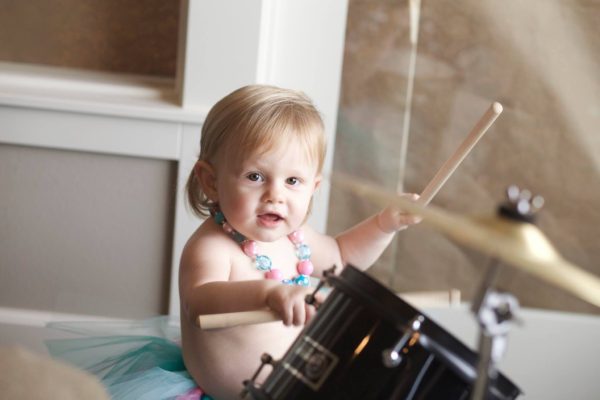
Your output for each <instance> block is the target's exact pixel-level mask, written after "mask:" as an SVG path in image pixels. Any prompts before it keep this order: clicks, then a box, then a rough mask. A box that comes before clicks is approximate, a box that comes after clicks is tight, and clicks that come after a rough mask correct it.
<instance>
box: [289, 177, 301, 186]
mask: <svg viewBox="0 0 600 400" xmlns="http://www.w3.org/2000/svg"><path fill="white" fill-rule="evenodd" d="M286 183H287V184H288V185H294V186H295V185H298V184H299V183H300V179H298V178H295V177H291V178H287V179H286Z"/></svg>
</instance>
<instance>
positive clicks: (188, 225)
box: [169, 124, 202, 315]
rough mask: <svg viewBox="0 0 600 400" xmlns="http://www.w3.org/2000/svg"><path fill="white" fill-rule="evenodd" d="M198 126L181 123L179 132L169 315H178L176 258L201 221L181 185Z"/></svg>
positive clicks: (195, 149) (196, 147)
mask: <svg viewBox="0 0 600 400" xmlns="http://www.w3.org/2000/svg"><path fill="white" fill-rule="evenodd" d="M199 131H200V129H199V127H197V126H195V125H186V124H184V125H182V126H181V132H180V135H179V137H180V156H181V158H180V161H179V164H178V166H177V192H176V195H175V220H174V228H173V249H172V260H171V283H170V289H169V315H179V258H180V256H181V253H182V251H183V247H184V246H185V243H186V242H187V240H188V238H189V237H190V236H191V234H192V233H193V232H194V230H195V229H196V228H197V227H198V226H199V225H200V223H201V222H202V221H201V220H200V219H199V218H197V217H196V216H194V215H193V214H192V213H191V211H190V210H189V209H188V207H187V206H186V204H187V201H186V193H185V184H186V183H187V179H188V176H189V174H190V171H191V170H192V167H193V166H194V164H195V163H196V160H197V159H198V154H199V153H200V135H199Z"/></svg>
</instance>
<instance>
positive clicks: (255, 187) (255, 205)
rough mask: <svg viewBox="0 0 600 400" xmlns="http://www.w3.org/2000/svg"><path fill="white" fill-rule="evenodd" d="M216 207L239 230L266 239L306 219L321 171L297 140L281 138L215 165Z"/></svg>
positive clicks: (286, 233)
mask: <svg viewBox="0 0 600 400" xmlns="http://www.w3.org/2000/svg"><path fill="white" fill-rule="evenodd" d="M216 179H217V181H216V182H217V196H218V199H217V201H218V203H219V207H220V208H221V211H222V212H223V214H224V215H225V218H227V221H228V222H229V224H231V226H232V227H233V228H234V229H235V230H237V231H238V232H240V233H241V234H243V235H244V236H246V237H248V238H250V239H253V240H257V241H261V242H270V241H274V240H276V239H279V238H281V237H283V236H285V235H288V234H289V233H291V232H293V231H294V230H296V229H298V228H299V227H300V226H301V225H302V224H303V222H304V221H305V218H306V215H307V213H308V208H309V205H310V200H311V198H312V195H313V193H314V192H315V190H316V188H317V187H318V185H319V183H320V180H321V177H320V175H319V174H318V172H317V162H316V161H315V160H311V159H310V157H309V156H308V154H307V152H306V150H305V148H304V147H303V146H301V145H300V144H298V143H285V144H282V145H280V146H277V147H275V148H274V149H272V150H270V151H268V152H266V153H259V154H253V155H251V156H249V157H247V158H246V159H243V160H230V159H229V160H221V161H220V163H219V168H217V170H216Z"/></svg>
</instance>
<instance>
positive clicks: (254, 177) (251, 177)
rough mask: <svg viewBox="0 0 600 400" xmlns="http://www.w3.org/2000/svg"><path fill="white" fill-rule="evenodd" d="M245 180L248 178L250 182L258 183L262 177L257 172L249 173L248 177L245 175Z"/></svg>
mask: <svg viewBox="0 0 600 400" xmlns="http://www.w3.org/2000/svg"><path fill="white" fill-rule="evenodd" d="M246 178H248V179H249V180H251V181H252V182H260V181H262V180H263V177H262V175H261V174H259V173H258V172H251V173H249V174H248V175H246Z"/></svg>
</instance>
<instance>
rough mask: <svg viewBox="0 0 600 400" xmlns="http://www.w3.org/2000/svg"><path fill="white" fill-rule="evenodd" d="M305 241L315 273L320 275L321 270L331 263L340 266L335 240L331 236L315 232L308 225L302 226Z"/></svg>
mask: <svg viewBox="0 0 600 400" xmlns="http://www.w3.org/2000/svg"><path fill="white" fill-rule="evenodd" d="M302 231H303V232H304V237H305V240H306V243H307V244H308V245H309V246H310V249H311V253H312V256H311V260H312V263H313V264H314V266H315V272H314V274H315V275H318V276H320V275H321V274H322V272H323V270H325V269H328V268H331V267H332V266H333V265H336V266H338V267H341V266H342V257H341V254H340V248H339V246H338V243H337V241H336V240H335V238H334V237H333V236H330V235H326V234H323V233H320V232H317V231H316V230H314V229H313V228H312V227H310V226H309V225H307V224H305V225H304V226H303V227H302Z"/></svg>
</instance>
